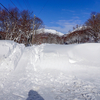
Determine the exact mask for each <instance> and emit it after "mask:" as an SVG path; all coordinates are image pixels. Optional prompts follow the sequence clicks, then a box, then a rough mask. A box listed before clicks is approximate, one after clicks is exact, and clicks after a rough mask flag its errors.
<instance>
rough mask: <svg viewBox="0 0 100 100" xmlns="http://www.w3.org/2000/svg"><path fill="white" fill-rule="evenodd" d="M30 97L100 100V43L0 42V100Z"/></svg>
mask: <svg viewBox="0 0 100 100" xmlns="http://www.w3.org/2000/svg"><path fill="white" fill-rule="evenodd" d="M30 90H32V91H30ZM33 90H34V91H33ZM29 91H30V92H29ZM28 92H29V97H28ZM37 92H38V94H37ZM32 93H33V94H32ZM30 95H32V96H31V97H30ZM30 98H33V99H32V100H43V99H44V100H100V44H99V43H90V44H89V43H88V44H75V45H55V44H42V45H38V46H35V45H34V46H32V47H25V46H24V45H22V44H17V43H14V42H11V41H0V100H26V99H27V100H31V99H30ZM39 98H40V99H39Z"/></svg>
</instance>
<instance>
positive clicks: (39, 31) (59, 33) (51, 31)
mask: <svg viewBox="0 0 100 100" xmlns="http://www.w3.org/2000/svg"><path fill="white" fill-rule="evenodd" d="M36 32H37V33H38V34H40V33H51V34H57V35H59V36H62V35H64V34H63V33H61V32H58V31H56V30H52V29H44V28H42V29H38V30H37V31H36Z"/></svg>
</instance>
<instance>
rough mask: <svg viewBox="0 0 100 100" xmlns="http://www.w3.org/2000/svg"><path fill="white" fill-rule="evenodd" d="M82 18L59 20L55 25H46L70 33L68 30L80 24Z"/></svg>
mask: <svg viewBox="0 0 100 100" xmlns="http://www.w3.org/2000/svg"><path fill="white" fill-rule="evenodd" d="M80 23H81V20H73V19H72V20H59V21H58V22H56V25H55V26H50V27H49V26H46V28H47V29H54V30H57V31H59V32H62V33H64V34H66V33H68V31H69V30H70V31H71V30H73V27H74V26H75V25H77V24H80Z"/></svg>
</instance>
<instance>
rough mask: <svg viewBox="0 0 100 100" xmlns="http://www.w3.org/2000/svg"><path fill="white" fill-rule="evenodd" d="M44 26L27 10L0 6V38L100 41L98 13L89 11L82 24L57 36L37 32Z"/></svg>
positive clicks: (34, 41)
mask: <svg viewBox="0 0 100 100" xmlns="http://www.w3.org/2000/svg"><path fill="white" fill-rule="evenodd" d="M40 28H44V24H43V21H42V20H41V19H40V18H38V17H36V16H33V13H32V12H29V11H28V10H23V11H19V10H18V9H17V8H9V9H8V11H7V10H6V9H3V8H0V38H1V39H4V40H13V41H15V42H18V43H23V44H25V45H33V44H41V43H55V44H64V43H66V44H73V43H86V42H99V41H100V13H91V15H90V18H89V19H88V20H87V21H86V22H85V23H84V25H82V26H80V25H76V26H75V27H73V31H72V32H70V33H69V34H65V35H63V36H59V35H57V34H52V33H44V31H42V32H41V33H40V34H38V31H37V30H38V29H40Z"/></svg>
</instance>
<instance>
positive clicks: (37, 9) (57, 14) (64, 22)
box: [0, 0, 100, 34]
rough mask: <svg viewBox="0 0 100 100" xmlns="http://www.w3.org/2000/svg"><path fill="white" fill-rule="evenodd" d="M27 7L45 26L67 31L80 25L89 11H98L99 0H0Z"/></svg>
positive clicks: (23, 7)
mask: <svg viewBox="0 0 100 100" xmlns="http://www.w3.org/2000/svg"><path fill="white" fill-rule="evenodd" d="M11 1H13V3H14V4H15V6H17V7H18V9H20V10H24V9H28V10H29V11H33V14H35V15H36V16H37V17H39V18H41V19H42V20H43V22H44V24H45V28H48V29H55V30H57V31H60V32H62V33H64V34H65V33H67V32H68V31H69V30H72V29H73V26H75V25H76V24H79V25H82V24H84V22H85V21H86V20H87V19H88V18H89V17H90V14H91V12H94V11H95V12H100V0H0V3H2V4H3V5H4V6H5V7H7V8H8V7H10V6H11V7H15V6H14V5H13V4H12V2H11Z"/></svg>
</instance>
